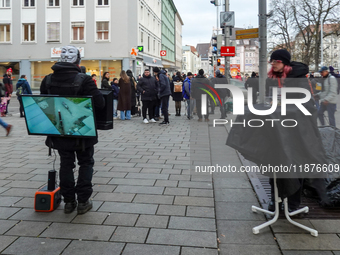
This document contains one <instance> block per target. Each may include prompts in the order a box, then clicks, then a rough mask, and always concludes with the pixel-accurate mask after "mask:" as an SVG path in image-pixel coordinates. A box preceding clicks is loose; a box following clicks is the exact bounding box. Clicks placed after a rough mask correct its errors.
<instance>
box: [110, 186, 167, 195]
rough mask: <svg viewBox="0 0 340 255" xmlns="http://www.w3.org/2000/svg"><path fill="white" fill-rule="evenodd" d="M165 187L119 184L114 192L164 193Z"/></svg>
mask: <svg viewBox="0 0 340 255" xmlns="http://www.w3.org/2000/svg"><path fill="white" fill-rule="evenodd" d="M164 189H165V188H164V187H148V186H123V185H119V186H118V187H117V188H116V189H115V191H114V193H117V192H123V193H134V194H135V193H140V194H158V195H161V194H163V191H164Z"/></svg>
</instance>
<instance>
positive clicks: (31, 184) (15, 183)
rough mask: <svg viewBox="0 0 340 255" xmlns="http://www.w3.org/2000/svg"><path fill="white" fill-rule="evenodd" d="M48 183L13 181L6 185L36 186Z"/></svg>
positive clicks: (18, 186) (17, 186) (14, 186)
mask: <svg viewBox="0 0 340 255" xmlns="http://www.w3.org/2000/svg"><path fill="white" fill-rule="evenodd" d="M44 185H46V182H36V181H12V182H10V183H8V184H7V185H6V187H11V188H36V189H39V188H40V187H42V186H44Z"/></svg>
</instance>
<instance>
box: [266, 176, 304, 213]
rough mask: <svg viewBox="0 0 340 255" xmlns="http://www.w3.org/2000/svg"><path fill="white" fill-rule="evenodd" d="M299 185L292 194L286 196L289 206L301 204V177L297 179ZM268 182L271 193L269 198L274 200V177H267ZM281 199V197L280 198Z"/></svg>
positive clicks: (296, 206)
mask: <svg viewBox="0 0 340 255" xmlns="http://www.w3.org/2000/svg"><path fill="white" fill-rule="evenodd" d="M299 181H300V183H301V186H300V188H299V189H298V191H296V192H295V193H294V194H293V195H290V196H289V197H288V206H289V207H295V208H298V207H299V206H300V204H301V192H302V186H303V179H299ZM269 184H270V188H271V189H270V194H271V199H272V200H274V199H275V197H274V179H273V178H270V179H269ZM282 201H283V199H282Z"/></svg>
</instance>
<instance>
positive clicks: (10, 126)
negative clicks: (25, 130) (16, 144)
mask: <svg viewBox="0 0 340 255" xmlns="http://www.w3.org/2000/svg"><path fill="white" fill-rule="evenodd" d="M0 126H2V127H3V128H4V129H6V136H9V134H10V133H11V131H12V128H13V126H12V125H10V124H7V123H6V122H5V121H4V120H3V119H2V118H0Z"/></svg>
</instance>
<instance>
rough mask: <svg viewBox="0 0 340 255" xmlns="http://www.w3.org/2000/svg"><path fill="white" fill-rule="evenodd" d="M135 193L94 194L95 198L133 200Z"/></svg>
mask: <svg viewBox="0 0 340 255" xmlns="http://www.w3.org/2000/svg"><path fill="white" fill-rule="evenodd" d="M134 196H135V194H121V193H116V192H113V193H98V194H97V195H95V196H94V199H95V200H99V201H112V202H131V201H132V199H133V198H134Z"/></svg>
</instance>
